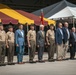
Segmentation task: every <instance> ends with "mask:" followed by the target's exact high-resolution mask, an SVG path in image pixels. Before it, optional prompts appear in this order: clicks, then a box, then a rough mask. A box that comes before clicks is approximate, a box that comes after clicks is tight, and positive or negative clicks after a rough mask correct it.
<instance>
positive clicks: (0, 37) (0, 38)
mask: <svg viewBox="0 0 76 75" xmlns="http://www.w3.org/2000/svg"><path fill="white" fill-rule="evenodd" d="M0 41H2V42H5V41H6V32H5V31H4V30H2V31H1V30H0Z"/></svg>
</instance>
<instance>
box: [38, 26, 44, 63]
mask: <svg viewBox="0 0 76 75" xmlns="http://www.w3.org/2000/svg"><path fill="white" fill-rule="evenodd" d="M44 46H45V32H44V25H40V30H39V31H38V33H37V47H38V60H39V62H44V61H43V60H42V59H43V52H44Z"/></svg>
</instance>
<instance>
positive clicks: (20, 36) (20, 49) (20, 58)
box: [15, 25, 25, 64]
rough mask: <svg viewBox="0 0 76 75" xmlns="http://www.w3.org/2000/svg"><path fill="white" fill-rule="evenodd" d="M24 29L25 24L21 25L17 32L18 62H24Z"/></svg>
mask: <svg viewBox="0 0 76 75" xmlns="http://www.w3.org/2000/svg"><path fill="white" fill-rule="evenodd" d="M24 39H25V38H24V30H23V25H19V29H18V30H16V32H15V41H16V52H17V59H18V64H24V63H23V54H24V44H25V41H24Z"/></svg>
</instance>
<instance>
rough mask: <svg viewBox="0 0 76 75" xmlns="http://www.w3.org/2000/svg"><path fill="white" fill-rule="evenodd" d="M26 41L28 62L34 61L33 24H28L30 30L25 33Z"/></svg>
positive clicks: (34, 34)
mask: <svg viewBox="0 0 76 75" xmlns="http://www.w3.org/2000/svg"><path fill="white" fill-rule="evenodd" d="M27 41H28V47H29V62H30V63H35V61H33V59H34V56H35V51H36V31H35V30H34V25H31V26H30V30H29V31H28V33H27Z"/></svg>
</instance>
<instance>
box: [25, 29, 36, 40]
mask: <svg viewBox="0 0 76 75" xmlns="http://www.w3.org/2000/svg"><path fill="white" fill-rule="evenodd" d="M27 37H28V38H29V40H30V41H36V31H35V30H33V31H32V30H29V31H28V33H27Z"/></svg>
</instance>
